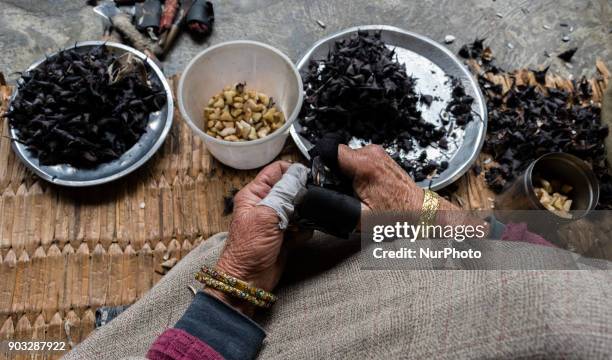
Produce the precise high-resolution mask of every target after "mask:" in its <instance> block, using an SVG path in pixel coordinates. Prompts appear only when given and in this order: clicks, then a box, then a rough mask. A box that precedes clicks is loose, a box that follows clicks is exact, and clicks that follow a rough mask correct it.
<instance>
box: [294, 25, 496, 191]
mask: <svg viewBox="0 0 612 360" xmlns="http://www.w3.org/2000/svg"><path fill="white" fill-rule="evenodd" d="M357 30H364V31H369V32H379V31H380V32H381V38H382V40H383V41H384V42H385V43H386V44H387V46H389V48H391V49H395V51H396V54H397V59H398V61H399V62H400V63H404V64H406V71H407V73H408V75H413V76H414V77H415V78H416V79H417V83H416V92H417V93H422V94H427V95H432V96H434V97H436V96H437V97H439V98H440V100H438V101H434V102H433V103H432V105H431V107H427V106H426V105H420V110H421V112H422V115H423V118H424V119H425V120H426V121H427V122H431V123H434V124H438V125H439V126H443V125H442V122H441V119H440V112H441V111H442V110H444V108H445V107H446V104H447V102H448V100H449V99H450V91H451V86H450V84H449V81H448V79H449V78H454V79H456V80H458V81H460V82H461V84H462V85H463V86H464V88H465V91H466V93H467V94H468V95H470V96H472V97H473V98H474V103H473V105H472V111H473V115H474V120H473V121H471V122H470V123H469V124H468V125H467V126H466V127H465V131H463V130H458V129H455V130H453V131H454V133H455V136H456V138H455V141H454V142H453V143H451V144H452V146H450V147H449V150H448V151H444V152H441V151H440V150H439V149H437V148H434V147H432V146H429V147H427V148H425V149H419V150H418V151H415V152H414V154H409V155H408V156H410V157H416V156H418V153H420V152H421V151H422V150H425V151H427V154H428V159H430V160H437V161H440V160H446V161H448V162H449V166H448V168H447V169H446V170H445V171H443V172H442V173H441V174H438V176H436V177H434V178H433V179H427V180H424V181H421V182H419V183H418V185H419V186H421V187H423V188H431V189H432V190H439V189H442V188H444V187H445V186H447V185H449V184H451V183H453V182H454V181H455V180H457V179H458V178H460V177H461V176H462V175H463V174H464V173H465V172H466V171H467V170H468V169H469V168H470V166H471V165H472V163H473V162H474V161H475V160H476V158H477V156H478V154H479V152H480V149H481V148H482V144H483V142H484V138H485V134H486V130H487V111H486V105H485V104H486V103H485V100H484V97H483V96H482V93H481V92H480V88H479V87H478V84H477V83H476V81H475V80H474V78H473V77H472V75H471V74H470V72H469V70H468V69H467V68H466V67H465V66H464V65H463V64H462V62H461V61H460V60H459V59H457V57H455V55H453V53H451V52H450V51H449V50H448V49H446V48H445V47H444V46H442V45H440V44H438V43H437V42H435V41H433V40H431V39H429V38H427V37H425V36H422V35H418V34H415V33H411V32H409V31H405V30H402V29H399V28H396V27H392V26H386V25H367V26H358V27H353V28H350V29H346V30H342V31H340V32H338V33H336V34H333V35H331V36H329V37H327V38H325V39H323V40H321V41H319V42H317V43H316V44H314V46H313V47H312V48H311V49H310V50H308V52H307V53H306V54H305V55H304V56H303V57H302V58H301V59H300V61H299V62H298V63H297V67H298V69H299V70H300V72H301V71H304V70H306V69H307V67H308V63H309V62H310V60H318V59H324V58H325V57H326V56H327V54H328V52H329V50H330V48H331V46H333V44H334V43H335V42H336V41H338V40H342V39H345V38H348V37H349V36H350V35H351V34H353V33H355V32H356V31H357ZM300 130H301V125H300V124H299V121H296V122H294V123H293V125H292V127H291V130H290V132H291V137H293V140H294V141H295V143H296V144H297V146H298V148H299V149H300V151H301V152H302V154H304V156H306V158H308V159H310V157H309V155H308V150H310V149H311V148H312V147H313V144H311V143H310V142H309V141H308V140H306V139H305V138H304V137H302V136H301V135H300V134H299V132H300ZM356 140H357V141H352V142H351V144H350V145H351V146H352V147H359V144H358V143H359V140H358V139H356ZM417 152H418V153H417Z"/></svg>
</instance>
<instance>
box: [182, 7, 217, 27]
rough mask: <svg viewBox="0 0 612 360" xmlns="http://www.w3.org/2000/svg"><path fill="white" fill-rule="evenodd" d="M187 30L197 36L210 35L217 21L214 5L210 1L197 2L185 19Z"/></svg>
mask: <svg viewBox="0 0 612 360" xmlns="http://www.w3.org/2000/svg"><path fill="white" fill-rule="evenodd" d="M185 20H186V22H187V28H188V29H189V31H190V32H191V33H192V34H195V35H201V36H202V35H208V34H210V32H211V31H212V28H213V23H214V21H215V12H214V10H213V4H212V3H211V2H210V1H204V0H195V1H194V2H193V5H191V8H190V9H189V12H188V13H187V16H186V18H185Z"/></svg>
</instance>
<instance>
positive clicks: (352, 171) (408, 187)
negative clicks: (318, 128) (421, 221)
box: [338, 145, 423, 211]
mask: <svg viewBox="0 0 612 360" xmlns="http://www.w3.org/2000/svg"><path fill="white" fill-rule="evenodd" d="M338 165H339V166H340V170H342V172H344V173H345V175H347V176H348V177H349V178H351V179H352V180H353V189H354V190H355V193H356V194H357V196H359V198H360V200H361V202H362V203H363V204H364V205H366V206H367V207H368V208H370V209H371V210H381V211H382V210H384V211H419V210H420V209H421V205H422V204H423V190H421V188H419V187H418V186H417V184H416V183H415V182H414V181H413V180H412V178H411V177H410V176H408V174H406V172H405V171H404V170H403V169H402V168H401V167H400V166H399V165H398V164H397V163H396V162H395V161H394V160H393V159H392V158H391V157H390V156H389V155H388V154H387V152H386V151H385V150H383V148H382V147H380V146H378V145H368V146H365V147H363V148H361V149H358V150H353V149H351V148H349V147H348V146H346V145H340V147H339V148H338Z"/></svg>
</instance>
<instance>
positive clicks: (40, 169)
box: [9, 41, 174, 187]
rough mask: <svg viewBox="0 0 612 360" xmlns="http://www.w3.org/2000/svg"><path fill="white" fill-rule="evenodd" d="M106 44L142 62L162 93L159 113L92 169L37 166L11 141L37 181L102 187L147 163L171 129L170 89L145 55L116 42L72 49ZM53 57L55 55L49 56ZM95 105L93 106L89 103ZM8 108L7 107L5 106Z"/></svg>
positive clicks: (14, 133) (13, 133)
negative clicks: (125, 145) (136, 135)
mask: <svg viewBox="0 0 612 360" xmlns="http://www.w3.org/2000/svg"><path fill="white" fill-rule="evenodd" d="M102 44H106V46H107V47H108V48H109V49H110V50H111V51H116V52H117V53H120V54H121V53H125V52H130V53H132V54H134V55H136V56H137V57H139V58H140V59H142V60H143V61H144V62H145V63H146V66H147V70H148V74H149V81H151V82H153V83H156V84H158V85H160V86H162V87H163V88H164V91H165V92H166V105H165V106H164V107H163V108H162V109H161V110H159V111H156V112H154V113H151V114H150V115H149V123H148V126H147V131H146V132H145V133H144V134H142V136H141V137H140V139H139V140H138V142H137V143H136V144H134V146H132V147H131V148H130V149H129V150H128V151H126V152H125V153H123V155H121V157H119V158H118V159H115V160H113V161H111V162H107V163H104V164H100V165H99V166H98V167H96V168H93V169H79V168H75V167H73V166H70V165H68V164H59V165H53V166H46V165H41V164H40V163H39V161H38V158H36V157H35V156H34V155H33V154H32V153H31V152H30V151H29V150H28V149H27V147H26V146H25V145H23V144H21V143H19V142H17V141H13V142H12V143H13V149H14V150H15V153H16V154H17V156H18V157H19V159H21V161H22V162H23V163H24V164H25V165H26V166H27V167H28V168H30V169H31V170H32V171H34V172H35V173H36V174H37V175H38V176H40V177H41V178H43V179H45V180H47V181H49V182H51V183H53V184H58V185H63V186H72V187H82V186H92V185H99V184H104V183H107V182H110V181H113V180H116V179H119V178H120V177H123V176H125V175H127V174H129V173H131V172H132V171H134V170H136V169H138V168H139V167H140V166H141V165H142V164H144V163H145V162H147V160H149V159H150V158H151V157H152V156H153V154H155V152H156V151H157V149H159V147H160V146H161V145H162V144H163V142H164V139H165V138H166V135H168V132H169V131H170V127H171V126H172V115H173V113H174V110H173V102H172V92H171V90H170V86H169V85H168V82H167V81H166V78H165V76H164V74H163V72H162V71H161V69H160V68H159V67H158V66H157V65H156V64H155V63H154V62H153V61H152V60H151V59H149V58H148V57H147V56H146V55H145V54H143V53H141V52H140V51H138V50H136V49H133V48H131V47H129V46H125V45H122V44H118V43H112V42H103V41H85V42H81V43H77V44H75V46H74V47H72V48H74V49H77V50H83V51H85V50H87V49H89V48H92V47H95V46H99V45H102ZM53 55H55V54H53ZM44 60H45V59H41V60H39V61H37V62H36V63H34V64H32V65H31V66H30V67H29V68H28V70H31V69H34V68H36V67H37V66H39V65H40V64H41V63H42V62H43V61H44ZM16 95H17V87H15V91H14V92H13V95H12V96H11V101H12V100H13V99H14V98H15V96H16ZM92 106H95V104H92ZM9 108H10V104H9ZM10 132H11V137H13V138H16V139H19V135H18V133H17V131H16V130H15V129H14V128H12V127H11V129H10Z"/></svg>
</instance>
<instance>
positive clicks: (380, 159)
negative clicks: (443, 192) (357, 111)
mask: <svg viewBox="0 0 612 360" xmlns="http://www.w3.org/2000/svg"><path fill="white" fill-rule="evenodd" d="M338 165H339V166H340V170H342V172H344V173H345V174H346V175H347V176H348V177H350V178H351V179H352V180H353V190H354V191H355V193H356V194H357V196H358V197H359V199H360V200H361V202H362V203H363V204H364V205H365V206H367V207H368V208H369V209H370V210H375V211H403V212H406V213H407V215H412V216H414V220H417V219H418V217H419V216H420V212H421V209H422V206H423V198H424V192H423V190H422V189H421V188H420V187H419V186H418V185H417V184H416V183H415V182H414V181H413V180H412V178H411V177H410V176H409V175H408V174H407V173H406V172H405V171H404V170H403V169H402V168H401V167H400V166H399V165H398V164H397V163H396V162H395V161H394V160H393V159H392V158H391V157H390V156H389V155H388V154H387V152H386V151H385V150H384V149H383V148H382V147H380V146H378V145H368V146H365V147H363V148H361V149H358V150H352V149H351V148H349V147H348V146H346V145H340V147H339V148H338ZM435 222H436V223H437V224H442V225H444V224H456V225H484V226H485V233H488V231H489V225H488V224H483V221H482V220H481V219H478V218H475V217H473V216H472V215H471V214H470V213H469V212H466V211H461V209H460V208H459V207H457V206H456V205H454V204H452V203H450V202H449V201H447V200H445V199H444V198H439V207H438V212H437V216H436V219H435Z"/></svg>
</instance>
